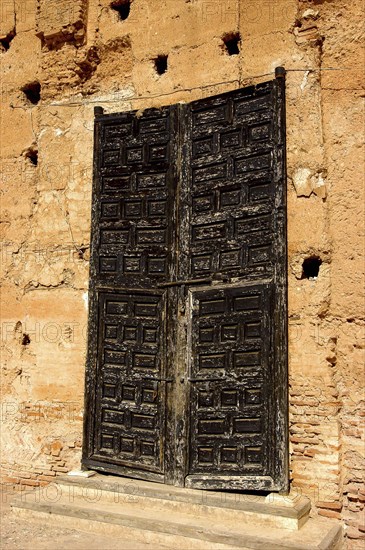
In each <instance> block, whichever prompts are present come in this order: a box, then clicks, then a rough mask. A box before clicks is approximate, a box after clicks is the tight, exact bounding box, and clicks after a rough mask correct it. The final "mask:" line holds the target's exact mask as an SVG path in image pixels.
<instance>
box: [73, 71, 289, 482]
mask: <svg viewBox="0 0 365 550" xmlns="http://www.w3.org/2000/svg"><path fill="white" fill-rule="evenodd" d="M94 173H95V178H94V190H93V212H92V218H93V219H92V259H91V267H90V313H89V350H88V365H87V376H86V419H85V433H84V454H83V463H84V465H85V466H88V467H92V468H94V469H99V470H102V471H107V472H114V473H117V474H120V475H127V476H130V477H137V478H142V479H150V480H154V481H160V482H165V483H171V484H175V485H180V486H184V485H186V486H190V487H199V488H217V489H219V488H223V489H225V488H226V489H232V488H239V489H260V490H262V489H264V490H278V489H286V487H287V483H288V481H287V479H288V476H287V433H286V432H287V409H286V407H287V405H286V391H287V379H286V377H287V366H286V236H285V216H286V211H285V121H284V82H283V79H282V78H279V77H278V78H277V79H275V80H273V81H271V82H267V83H264V84H260V85H258V86H256V87H250V88H245V89H242V90H237V91H234V92H230V93H228V94H222V95H220V96H216V97H214V98H209V99H204V100H200V101H196V102H193V103H191V104H189V105H178V106H172V107H166V108H162V109H158V110H157V109H149V110H146V111H144V112H143V113H142V115H141V114H140V113H136V112H132V113H125V114H118V115H103V114H99V116H97V117H96V122H95V165H94Z"/></svg>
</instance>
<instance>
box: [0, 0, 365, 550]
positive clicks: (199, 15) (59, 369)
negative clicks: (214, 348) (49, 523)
mask: <svg viewBox="0 0 365 550" xmlns="http://www.w3.org/2000/svg"><path fill="white" fill-rule="evenodd" d="M0 10H1V12H0V72H1V111H0V116H1V120H0V123H1V124H0V125H1V129H0V132H1V133H0V139H1V142H0V179H1V195H0V198H1V225H0V230H1V284H2V308H1V313H2V321H1V357H2V361H1V369H2V370H1V381H2V407H1V428H2V430H1V436H2V457H1V458H2V470H3V475H4V477H3V480H4V481H5V482H8V483H21V484H23V485H32V486H36V485H39V484H44V483H47V482H48V481H49V480H51V479H53V478H54V476H56V475H57V474H58V473H61V472H66V471H68V470H69V469H71V468H75V467H77V466H78V465H79V461H80V452H81V441H82V410H83V391H84V388H83V384H84V363H85V351H86V325H87V286H88V257H89V231H90V198H91V196H90V195H91V177H92V146H93V132H92V129H93V108H94V106H95V105H102V106H103V107H104V108H105V110H106V112H115V111H123V110H130V109H140V108H146V107H151V106H161V105H167V104H173V103H177V102H179V101H192V100H194V99H199V98H203V97H207V96H210V95H213V94H217V93H221V92H224V91H228V90H232V89H235V88H239V87H241V86H246V85H249V84H250V83H256V82H260V81H264V80H268V79H271V78H272V77H273V71H274V69H275V67H276V66H279V65H283V66H285V67H286V69H287V70H288V74H287V140H288V144H287V154H288V239H289V243H288V244H289V309H290V319H289V338H290V348H289V354H290V358H289V369H290V436H291V447H290V458H291V462H290V467H291V480H292V488H293V491H297V492H301V493H304V494H307V495H308V496H309V497H310V498H311V499H312V502H313V504H314V507H313V513H318V514H320V515H323V516H327V517H331V518H338V520H342V521H343V522H344V524H345V525H346V532H347V536H348V545H349V548H360V547H362V546H361V545H362V544H363V543H364V538H365V532H364V519H363V514H364V499H365V492H364V485H363V484H362V472H363V466H364V431H363V427H364V408H363V392H362V388H363V386H364V371H363V365H364V310H365V308H364V305H365V303H364V294H363V272H364V257H363V250H364V202H365V201H364V166H363V150H362V146H363V145H362V141H363V135H364V133H363V116H364V110H363V100H364V89H363V61H364V52H363V50H362V41H363V26H362V21H363V17H364V12H363V10H364V4H363V0H353V1H352V2H348V1H347V0H332V1H331V0H312V1H310V0H308V1H302V0H278V1H275V2H269V1H267V0H220V1H218V0H153V2H151V1H150V0H131V1H130V2H128V1H126V0H125V1H123V0H121V1H119V2H118V1H115V2H111V0H72V1H70V0H38V1H36V0H2V2H1V7H0Z"/></svg>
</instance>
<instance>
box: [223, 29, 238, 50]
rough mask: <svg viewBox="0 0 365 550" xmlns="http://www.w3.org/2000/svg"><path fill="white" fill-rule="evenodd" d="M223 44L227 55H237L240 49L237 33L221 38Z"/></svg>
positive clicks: (230, 33)
mask: <svg viewBox="0 0 365 550" xmlns="http://www.w3.org/2000/svg"><path fill="white" fill-rule="evenodd" d="M222 40H223V44H224V47H225V50H226V52H227V53H228V55H238V54H239V53H240V47H241V35H240V33H239V32H228V33H226V34H224V35H223V36H222Z"/></svg>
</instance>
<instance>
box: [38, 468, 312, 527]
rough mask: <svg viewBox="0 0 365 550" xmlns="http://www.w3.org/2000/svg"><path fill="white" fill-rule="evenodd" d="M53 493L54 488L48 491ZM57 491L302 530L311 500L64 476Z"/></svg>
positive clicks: (92, 499) (113, 478) (114, 478)
mask: <svg viewBox="0 0 365 550" xmlns="http://www.w3.org/2000/svg"><path fill="white" fill-rule="evenodd" d="M48 490H51V489H48ZM53 490H54V491H57V493H58V494H60V495H65V496H67V497H68V498H69V499H70V500H72V501H73V502H78V503H79V504H82V502H83V501H84V500H87V501H89V502H95V503H96V502H105V503H107V502H109V503H115V504H118V503H126V504H129V505H133V506H135V507H136V508H138V507H141V506H143V507H144V508H150V509H154V510H156V511H157V510H160V511H161V513H169V512H179V513H183V514H188V515H189V514H190V515H192V516H195V515H197V514H199V517H201V518H206V519H210V520H212V521H215V520H224V521H228V522H229V521H237V522H239V523H240V524H247V523H252V522H255V523H256V524H262V525H264V526H265V527H267V526H268V527H277V528H281V529H290V530H298V529H299V528H300V527H302V526H303V525H304V524H305V522H306V521H307V520H308V518H309V512H310V508H311V504H310V500H309V499H308V498H306V497H300V496H298V495H289V496H287V497H282V496H280V495H277V494H270V495H268V496H259V495H253V494H247V493H246V494H244V493H229V492H216V491H200V490H195V489H185V488H180V487H173V486H171V485H163V484H160V483H151V482H148V481H139V480H132V479H129V478H122V477H117V476H105V475H100V474H99V475H96V476H94V477H91V478H77V477H70V476H62V477H59V478H57V485H56V486H54V489H53Z"/></svg>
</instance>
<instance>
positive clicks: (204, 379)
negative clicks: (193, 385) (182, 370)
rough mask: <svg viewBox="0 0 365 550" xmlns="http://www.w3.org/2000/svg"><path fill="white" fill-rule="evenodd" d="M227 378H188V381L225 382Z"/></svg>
mask: <svg viewBox="0 0 365 550" xmlns="http://www.w3.org/2000/svg"><path fill="white" fill-rule="evenodd" d="M226 380H227V378H187V381H188V382H220V381H222V382H225V381H226Z"/></svg>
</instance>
